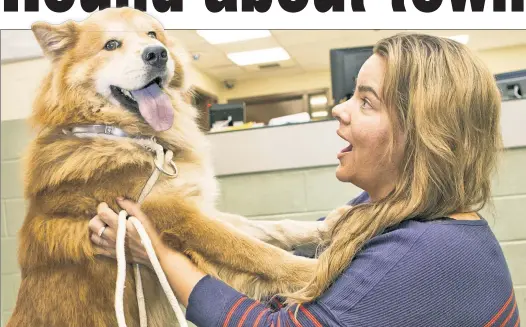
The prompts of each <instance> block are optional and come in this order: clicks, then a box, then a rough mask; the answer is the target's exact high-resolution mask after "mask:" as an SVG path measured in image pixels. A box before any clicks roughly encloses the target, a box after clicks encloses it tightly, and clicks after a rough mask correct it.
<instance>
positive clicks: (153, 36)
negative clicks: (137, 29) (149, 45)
mask: <svg viewBox="0 0 526 327" xmlns="http://www.w3.org/2000/svg"><path fill="white" fill-rule="evenodd" d="M148 36H149V37H151V38H152V39H156V38H157V33H155V32H148Z"/></svg>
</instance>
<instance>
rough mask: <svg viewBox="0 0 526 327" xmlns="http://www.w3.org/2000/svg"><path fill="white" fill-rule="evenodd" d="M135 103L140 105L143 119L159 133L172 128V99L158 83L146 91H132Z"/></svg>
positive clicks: (146, 88) (145, 89)
mask: <svg viewBox="0 0 526 327" xmlns="http://www.w3.org/2000/svg"><path fill="white" fill-rule="evenodd" d="M131 94H132V95H133V97H134V98H135V101H137V103H138V104H139V111H140V112H141V115H142V117H143V118H144V119H145V120H146V121H147V122H148V124H150V126H152V128H153V129H155V130H156V131H157V132H161V131H165V130H167V129H169V128H170V127H172V124H173V122H174V112H173V108H172V103H171V102H170V98H169V97H168V95H166V94H165V93H164V92H163V91H161V88H160V87H159V85H157V84H156V83H153V84H152V85H150V86H148V87H145V88H144V89H141V90H137V91H131Z"/></svg>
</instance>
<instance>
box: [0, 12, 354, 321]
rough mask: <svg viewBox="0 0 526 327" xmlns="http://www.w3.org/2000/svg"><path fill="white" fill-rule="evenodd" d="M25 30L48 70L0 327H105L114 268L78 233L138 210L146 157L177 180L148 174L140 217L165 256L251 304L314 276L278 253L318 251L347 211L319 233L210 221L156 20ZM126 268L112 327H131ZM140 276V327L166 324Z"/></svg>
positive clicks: (176, 60) (207, 189)
mask: <svg viewBox="0 0 526 327" xmlns="http://www.w3.org/2000/svg"><path fill="white" fill-rule="evenodd" d="M32 30H33V33H34V35H35V37H36V39H37V41H38V42H39V44H40V46H41V48H42V50H43V52H44V54H45V55H46V57H47V58H49V60H50V61H51V63H52V69H51V71H50V72H49V74H48V75H47V76H46V77H45V78H44V80H43V82H42V86H41V88H40V90H39V91H38V94H37V97H36V99H35V102H34V108H33V114H32V117H31V121H32V123H33V125H34V126H36V127H38V129H39V130H38V135H37V137H36V138H35V139H34V140H33V141H32V143H31V144H30V146H29V148H28V150H27V153H26V156H25V165H26V167H25V172H26V175H25V179H24V190H25V197H26V199H27V200H28V203H29V206H28V212H27V215H26V217H25V220H24V223H23V226H22V228H21V230H20V232H19V265H20V267H21V274H22V282H21V286H20V289H19V293H18V298H17V302H16V306H15V308H14V310H13V313H12V315H11V318H10V320H9V322H8V324H7V326H8V327H22V326H24V327H25V326H31V327H39V326H42V327H44V326H45V327H65V326H68V327H86V326H90V327H106V326H116V325H117V321H116V317H115V311H114V306H113V303H114V296H115V295H114V292H115V280H116V272H117V265H116V262H115V261H114V260H111V259H108V258H102V257H99V256H95V254H94V249H93V247H92V245H91V242H90V235H89V229H88V222H89V220H90V219H91V218H92V217H93V216H95V215H96V208H97V205H98V204H99V203H101V202H106V203H108V205H109V206H110V207H111V208H112V209H113V210H115V211H118V210H119V207H118V205H117V203H116V200H115V199H116V198H117V197H118V196H124V197H127V198H129V199H133V200H137V199H138V198H139V196H140V194H141V192H142V190H143V188H144V186H145V184H146V183H147V181H148V179H149V177H150V175H151V174H152V172H153V171H155V170H156V169H159V168H157V167H156V165H155V164H154V154H153V153H152V151H150V150H151V149H152V148H154V147H155V146H157V145H160V146H162V148H163V149H164V150H170V151H172V152H173V154H174V155H173V159H172V161H173V163H174V165H175V166H174V167H176V168H177V171H178V175H177V177H171V176H168V175H167V174H161V175H160V177H159V179H158V181H157V182H156V183H155V185H154V186H153V189H152V190H151V192H149V194H148V196H147V197H146V198H145V200H144V202H143V203H142V209H143V210H144V212H145V213H146V214H147V215H148V216H149V217H150V219H151V220H152V222H153V223H154V225H155V226H156V228H157V229H158V230H159V231H160V232H161V235H162V237H163V240H164V241H165V242H166V243H167V244H169V245H170V246H172V247H174V248H175V249H177V250H180V251H182V252H184V253H185V254H187V255H188V256H189V257H190V258H191V259H192V260H193V261H194V262H195V263H196V264H197V265H198V267H199V268H200V269H202V270H203V271H205V272H206V273H208V274H210V275H212V276H214V277H216V278H219V279H221V280H223V281H224V282H226V283H227V284H229V285H231V286H232V287H234V288H235V289H237V290H239V291H241V292H243V293H245V294H247V295H248V296H250V297H252V298H256V299H265V298H268V297H270V296H272V295H274V294H280V293H283V292H291V291H294V290H298V289H299V288H301V287H303V286H304V285H305V284H306V283H307V282H308V281H309V280H310V279H311V278H312V277H313V271H314V269H315V267H316V263H317V261H316V259H311V258H305V257H301V256H295V255H293V254H292V253H291V250H293V249H294V248H295V247H296V246H298V245H301V244H306V243H313V244H318V243H323V242H325V241H326V240H327V238H328V237H330V236H329V234H330V229H331V225H332V222H334V221H336V220H337V219H338V217H339V216H340V215H341V214H343V213H344V212H345V210H347V208H345V207H344V208H343V209H342V208H340V209H338V210H335V211H334V212H332V213H331V214H330V215H329V216H328V219H327V220H326V221H320V222H318V221H315V222H312V221H311V222H298V221H292V220H284V221H273V222H271V221H255V220H249V219H247V218H245V217H242V216H239V215H234V214H229V213H223V212H220V211H219V210H217V209H216V197H217V194H218V187H217V183H216V179H215V176H214V172H213V168H212V164H211V159H210V154H209V145H208V142H207V139H206V137H205V135H204V134H203V133H202V132H201V131H200V130H199V128H198V125H197V123H196V115H197V111H196V109H195V108H194V107H192V106H191V105H190V104H189V103H187V102H186V101H185V94H187V92H188V86H187V85H186V84H185V71H186V70H185V65H186V64H187V62H186V60H185V59H184V58H185V54H184V51H183V50H182V49H180V48H179V45H178V44H177V43H176V42H174V41H173V40H171V39H169V38H168V37H167V35H166V34H165V32H164V30H163V28H162V26H161V24H160V23H159V22H158V21H157V20H155V19H154V18H152V17H151V16H149V15H147V14H145V13H143V12H141V11H138V10H135V9H131V8H118V9H117V8H108V9H105V10H102V11H99V12H96V13H94V14H92V15H91V16H90V17H89V18H87V19H86V20H85V21H82V22H73V21H68V22H65V23H63V24H60V25H50V24H47V23H35V24H34V25H33V26H32ZM101 126H102V127H101ZM101 128H102V129H101ZM79 130H80V131H83V133H76V132H75V131H77V132H78V131H79ZM174 167H172V168H174ZM169 168H170V167H169V166H166V167H164V168H163V167H161V169H163V170H164V169H169ZM131 269H132V268H131V265H129V266H128V267H127V275H128V278H127V280H126V287H125V291H124V292H125V294H124V303H125V317H126V322H127V325H128V326H130V327H137V326H139V313H138V307H137V302H136V294H135V281H134V279H133V277H131V276H132V275H133V274H132V270H131ZM141 272H142V283H143V289H144V291H145V294H144V295H145V301H146V309H147V318H148V324H149V326H151V327H157V326H174V325H176V323H175V321H176V319H175V314H174V313H173V312H172V309H171V307H170V305H169V303H168V301H167V299H166V297H165V296H164V293H163V291H162V288H161V286H160V284H159V282H158V280H157V277H156V275H155V273H154V272H153V271H151V270H149V269H142V270H141Z"/></svg>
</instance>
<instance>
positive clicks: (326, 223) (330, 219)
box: [322, 205, 352, 234]
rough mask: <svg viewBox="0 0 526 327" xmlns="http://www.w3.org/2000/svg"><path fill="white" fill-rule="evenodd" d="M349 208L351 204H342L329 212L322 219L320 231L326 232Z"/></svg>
mask: <svg viewBox="0 0 526 327" xmlns="http://www.w3.org/2000/svg"><path fill="white" fill-rule="evenodd" d="M351 208H352V206H350V205H344V206H341V207H338V208H336V209H334V210H332V211H331V212H329V214H328V215H327V216H326V217H325V219H324V220H323V228H322V232H323V233H326V234H328V233H329V232H330V231H331V230H332V228H333V227H334V225H336V223H337V222H338V220H339V219H340V218H341V217H342V216H343V215H344V214H346V213H347V211H349V210H350V209H351Z"/></svg>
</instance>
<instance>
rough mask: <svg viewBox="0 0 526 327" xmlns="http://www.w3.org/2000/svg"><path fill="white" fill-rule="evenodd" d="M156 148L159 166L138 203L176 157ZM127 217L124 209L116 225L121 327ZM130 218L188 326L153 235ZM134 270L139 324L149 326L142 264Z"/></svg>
mask: <svg viewBox="0 0 526 327" xmlns="http://www.w3.org/2000/svg"><path fill="white" fill-rule="evenodd" d="M150 145H151V144H150ZM153 147H154V149H153V150H155V153H156V156H155V167H156V169H155V170H154V171H153V173H152V175H151V176H150V178H149V179H148V182H147V183H146V185H145V186H144V188H143V190H142V192H141V195H140V197H139V200H138V203H139V204H140V203H142V202H143V201H144V199H145V198H146V196H147V195H148V194H149V193H150V191H151V190H152V188H153V186H154V185H155V183H156V182H157V180H158V179H159V175H160V173H161V171H162V172H163V173H166V172H165V171H164V169H163V167H164V165H165V164H168V163H172V157H173V152H172V151H167V152H166V156H165V154H164V149H163V148H162V146H161V145H159V144H157V143H153ZM172 166H173V168H174V169H175V173H174V174H169V175H171V176H172V177H175V176H177V169H176V167H175V165H173V164H172ZM166 174H168V173H166ZM127 216H128V213H127V212H126V211H125V210H122V211H121V212H120V213H119V220H118V227H117V240H116V247H117V248H116V254H117V284H116V290H115V313H116V315H117V323H118V326H119V327H126V320H125V316H124V287H125V283H126V257H125V256H126V254H125V238H126V217H127ZM129 220H130V222H131V223H132V224H133V226H134V227H135V229H136V230H137V232H138V234H139V237H140V238H141V242H142V244H143V246H144V248H145V249H146V253H147V254H148V258H149V259H150V262H151V263H152V266H153V268H154V271H155V273H156V275H157V278H159V282H160V283H161V286H162V288H163V290H164V293H165V294H166V297H167V298H168V301H169V302H170V305H171V306H172V309H173V310H174V312H175V315H176V317H177V321H178V322H179V325H180V326H181V327H188V323H187V321H186V318H185V316H184V313H183V311H182V310H181V307H180V306H179V302H178V301H177V298H176V297H175V294H174V293H173V291H172V288H171V287H170V284H169V283H168V280H167V278H166V275H165V274H164V272H163V270H162V267H161V264H160V263H159V260H158V259H157V256H156V254H155V250H154V249H153V246H152V242H151V240H150V237H149V236H148V233H147V232H146V230H145V229H144V227H143V226H142V224H141V222H140V221H139V220H138V219H137V218H135V217H129ZM134 273H135V286H136V293H137V304H138V306H139V321H140V326H141V327H147V324H148V321H147V315H146V303H145V301H144V292H143V288H142V279H141V272H140V267H139V264H135V265H134Z"/></svg>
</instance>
